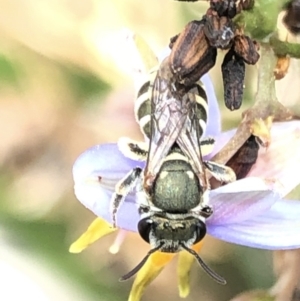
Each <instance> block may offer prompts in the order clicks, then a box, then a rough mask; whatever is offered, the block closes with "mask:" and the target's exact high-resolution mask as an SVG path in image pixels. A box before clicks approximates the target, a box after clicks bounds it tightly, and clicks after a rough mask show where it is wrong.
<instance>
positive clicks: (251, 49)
mask: <svg viewBox="0 0 300 301" xmlns="http://www.w3.org/2000/svg"><path fill="white" fill-rule="evenodd" d="M233 49H234V51H235V53H236V54H238V55H239V56H241V57H242V58H243V60H244V61H245V62H246V63H247V64H251V65H254V64H256V62H257V61H258V60H259V57H260V56H259V53H258V52H257V50H258V49H259V45H258V44H257V43H256V42H254V41H252V40H251V39H250V38H249V37H247V36H244V35H237V36H235V37H234V46H233Z"/></svg>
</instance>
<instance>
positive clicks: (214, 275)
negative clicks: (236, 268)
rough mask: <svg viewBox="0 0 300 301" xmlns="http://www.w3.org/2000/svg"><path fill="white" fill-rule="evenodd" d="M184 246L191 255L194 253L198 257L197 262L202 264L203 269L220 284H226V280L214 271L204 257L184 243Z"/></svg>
mask: <svg viewBox="0 0 300 301" xmlns="http://www.w3.org/2000/svg"><path fill="white" fill-rule="evenodd" d="M181 246H182V248H183V249H184V250H186V251H187V252H189V253H190V254H191V255H193V256H194V257H195V258H196V259H197V262H198V263H199V264H200V266H201V267H202V268H203V270H204V271H205V272H206V273H207V274H208V275H209V276H210V277H211V278H213V279H214V280H215V281H216V282H218V283H219V284H223V285H225V284H226V280H225V279H224V278H223V277H221V276H220V275H218V274H217V273H216V272H215V271H213V270H212V269H211V268H210V267H209V266H208V265H206V263H205V262H204V261H203V260H202V258H201V257H200V256H199V255H198V254H197V252H195V251H194V250H193V249H190V248H188V247H187V246H185V245H184V244H181Z"/></svg>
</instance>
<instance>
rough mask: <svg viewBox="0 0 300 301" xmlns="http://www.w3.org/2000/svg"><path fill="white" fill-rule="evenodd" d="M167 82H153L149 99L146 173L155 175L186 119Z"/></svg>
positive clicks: (185, 113)
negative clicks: (149, 132)
mask: <svg viewBox="0 0 300 301" xmlns="http://www.w3.org/2000/svg"><path fill="white" fill-rule="evenodd" d="M168 85H169V83H168V82H166V81H165V80H163V79H160V80H156V81H155V82H154V87H153V94H152V100H151V106H152V115H151V138H150V147H149V155H148V162H147V167H146V173H147V174H148V175H149V174H150V175H152V176H156V175H157V173H158V172H159V169H160V167H161V165H162V163H163V159H164V158H165V157H166V156H167V154H168V152H169V151H170V149H171V147H172V146H173V144H174V143H175V142H176V140H177V138H178V136H179V135H180V133H181V130H182V128H183V126H184V125H185V123H186V120H187V117H188V116H187V114H188V110H186V108H184V104H183V103H182V101H181V100H180V99H179V98H178V97H176V96H174V95H175V94H174V91H173V92H172V91H171V90H170V87H169V86H168Z"/></svg>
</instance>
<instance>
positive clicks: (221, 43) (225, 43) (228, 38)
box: [203, 15, 234, 49]
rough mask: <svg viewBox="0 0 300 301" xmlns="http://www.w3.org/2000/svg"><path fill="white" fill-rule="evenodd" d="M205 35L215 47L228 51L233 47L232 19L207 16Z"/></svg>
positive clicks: (205, 18) (205, 17)
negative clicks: (227, 49)
mask: <svg viewBox="0 0 300 301" xmlns="http://www.w3.org/2000/svg"><path fill="white" fill-rule="evenodd" d="M203 19H204V20H205V26H204V33H205V36H206V38H207V39H208V41H209V43H210V45H211V46H213V47H217V48H221V49H226V48H229V47H230V46H231V42H232V39H233V37H234V25H233V22H232V21H231V19H229V18H227V17H221V18H220V17H219V16H218V15H209V16H208V15H206V16H204V17H203Z"/></svg>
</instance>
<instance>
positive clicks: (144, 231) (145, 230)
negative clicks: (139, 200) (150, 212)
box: [138, 218, 152, 243]
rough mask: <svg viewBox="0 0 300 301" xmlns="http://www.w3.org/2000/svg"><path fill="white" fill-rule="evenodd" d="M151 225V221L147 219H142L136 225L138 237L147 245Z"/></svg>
mask: <svg viewBox="0 0 300 301" xmlns="http://www.w3.org/2000/svg"><path fill="white" fill-rule="evenodd" d="M151 224H152V221H151V219H149V218H143V219H141V220H140V221H139V223H138V230H139V233H140V236H141V237H142V239H143V240H144V241H146V242H147V243H150V239H149V235H150V230H151V226H152V225H151Z"/></svg>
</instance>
